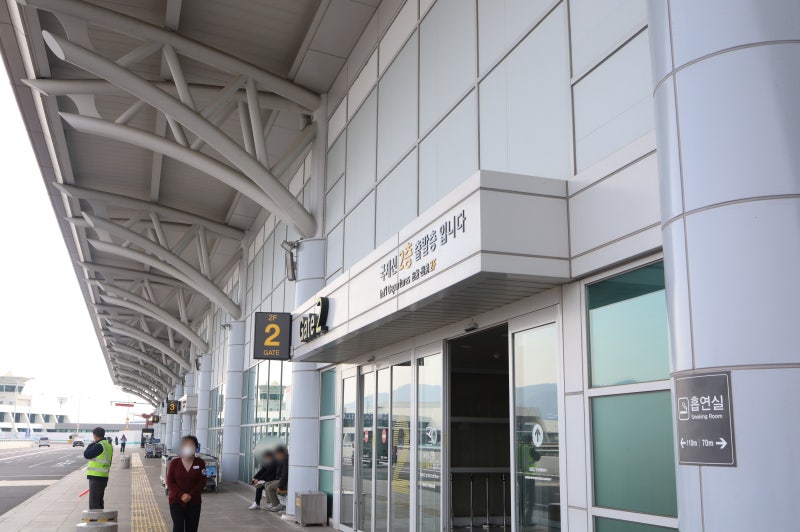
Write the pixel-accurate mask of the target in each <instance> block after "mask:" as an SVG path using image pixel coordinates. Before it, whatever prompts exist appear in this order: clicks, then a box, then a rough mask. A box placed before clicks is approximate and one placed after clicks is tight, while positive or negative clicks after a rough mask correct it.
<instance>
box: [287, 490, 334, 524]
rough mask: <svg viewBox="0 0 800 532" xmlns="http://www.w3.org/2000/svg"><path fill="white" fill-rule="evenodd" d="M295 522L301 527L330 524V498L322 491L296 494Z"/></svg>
mask: <svg viewBox="0 0 800 532" xmlns="http://www.w3.org/2000/svg"><path fill="white" fill-rule="evenodd" d="M294 506H295V509H294V520H295V521H296V522H297V523H300V526H308V525H327V524H328V496H327V495H326V494H324V493H322V492H320V491H307V492H304V493H301V492H295V494H294Z"/></svg>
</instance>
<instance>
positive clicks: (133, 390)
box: [120, 385, 160, 406]
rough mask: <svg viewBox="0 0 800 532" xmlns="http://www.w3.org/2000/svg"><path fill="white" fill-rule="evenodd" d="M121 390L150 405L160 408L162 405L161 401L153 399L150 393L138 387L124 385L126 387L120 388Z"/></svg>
mask: <svg viewBox="0 0 800 532" xmlns="http://www.w3.org/2000/svg"><path fill="white" fill-rule="evenodd" d="M120 388H121V389H122V391H124V392H128V393H129V394H131V395H135V396H136V397H139V398H141V399H144V400H145V401H147V402H148V403H150V404H151V405H153V406H158V404H159V403H160V401H159V400H158V399H156V398H155V397H153V396H152V395H150V394H149V393H147V392H144V391H142V390H140V389H139V388H137V387H131V386H129V385H124V386H120Z"/></svg>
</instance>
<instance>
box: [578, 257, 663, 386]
mask: <svg viewBox="0 0 800 532" xmlns="http://www.w3.org/2000/svg"><path fill="white" fill-rule="evenodd" d="M587 296H588V301H589V363H590V364H589V366H590V373H591V384H592V386H613V385H617V384H629V383H634V382H647V381H656V380H663V379H668V378H669V334H668V329H667V300H666V292H665V290H664V264H663V263H661V262H659V263H656V264H650V265H648V266H645V267H643V268H639V269H638V270H634V271H632V272H628V273H624V274H622V275H618V276H616V277H612V278H611V279H607V280H605V281H601V282H599V283H595V284H593V285H590V286H589V287H588V288H587Z"/></svg>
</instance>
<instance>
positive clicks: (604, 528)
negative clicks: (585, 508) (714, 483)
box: [594, 517, 678, 532]
mask: <svg viewBox="0 0 800 532" xmlns="http://www.w3.org/2000/svg"><path fill="white" fill-rule="evenodd" d="M594 532H678V531H677V530H676V529H674V528H666V527H663V526H656V525H646V524H644V523H632V522H630V521H620V520H618V519H607V518H605V517H595V518H594Z"/></svg>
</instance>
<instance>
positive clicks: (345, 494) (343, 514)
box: [339, 377, 357, 528]
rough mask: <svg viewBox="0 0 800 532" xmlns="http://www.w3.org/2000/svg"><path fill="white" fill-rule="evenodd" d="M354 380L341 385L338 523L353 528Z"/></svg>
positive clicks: (354, 461) (348, 380)
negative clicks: (340, 477) (340, 470)
mask: <svg viewBox="0 0 800 532" xmlns="http://www.w3.org/2000/svg"><path fill="white" fill-rule="evenodd" d="M356 395H357V390H356V378H355V377H350V378H347V379H344V381H343V385H342V487H341V498H340V505H341V506H340V507H339V521H340V522H341V524H342V525H344V526H347V527H351V528H352V526H353V522H354V521H353V517H354V516H353V512H354V505H353V502H354V494H355V486H356V476H355V473H356V471H355V464H356V463H357V462H356V461H357V458H356V415H357V411H356Z"/></svg>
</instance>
